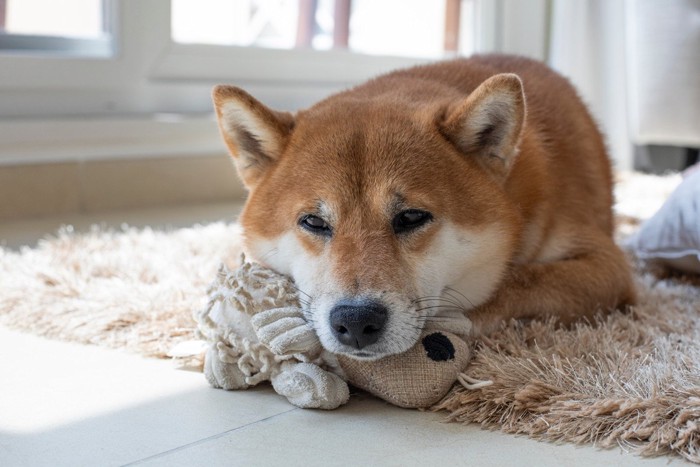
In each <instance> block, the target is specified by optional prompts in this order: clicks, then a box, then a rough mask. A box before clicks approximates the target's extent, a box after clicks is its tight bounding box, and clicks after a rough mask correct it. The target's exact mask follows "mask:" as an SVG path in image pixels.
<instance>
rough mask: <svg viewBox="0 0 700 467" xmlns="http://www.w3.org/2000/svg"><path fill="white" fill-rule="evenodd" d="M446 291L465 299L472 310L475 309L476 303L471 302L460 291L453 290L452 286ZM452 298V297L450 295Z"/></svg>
mask: <svg viewBox="0 0 700 467" xmlns="http://www.w3.org/2000/svg"><path fill="white" fill-rule="evenodd" d="M445 290H447V291H449V292H454V293H456V294H458V295H459V296H460V297H462V298H463V299H465V300H466V301H467V302H468V303H469V304H470V305H471V306H472V308H473V307H474V303H473V302H472V301H471V300H469V298H468V297H467V296H466V295H464V294H463V293H462V292H460V291H459V290H456V289H453V288H452V287H450V286H447V287H445ZM450 296H452V295H450Z"/></svg>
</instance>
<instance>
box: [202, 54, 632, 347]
mask: <svg viewBox="0 0 700 467" xmlns="http://www.w3.org/2000/svg"><path fill="white" fill-rule="evenodd" d="M214 101H215V105H216V109H217V114H218V116H219V122H220V126H221V129H222V133H223V136H224V139H225V140H226V142H227V144H228V145H229V148H230V149H231V153H232V155H233V156H234V159H235V160H236V162H237V168H238V171H239V173H240V175H241V177H242V178H243V180H244V182H245V183H246V185H247V186H248V188H249V189H250V195H249V198H248V202H247V205H246V207H245V209H244V212H243V214H242V217H241V222H242V225H243V227H244V229H245V232H246V245H247V248H248V250H249V251H250V253H252V255H253V256H254V257H255V258H256V259H257V260H259V261H261V262H263V263H265V264H266V265H268V266H271V267H273V268H275V269H277V270H278V271H279V272H282V273H286V274H291V275H292V276H293V278H294V279H295V281H297V283H298V284H299V285H300V287H301V288H302V289H303V290H304V292H306V293H308V294H309V296H310V301H311V302H312V303H311V306H310V307H309V308H310V309H309V317H310V318H311V319H313V320H315V321H317V322H315V325H316V326H317V331H318V332H319V334H320V335H321V339H322V342H323V343H324V345H332V343H331V342H330V341H329V340H326V341H324V337H323V335H322V334H323V332H324V329H323V326H325V324H324V322H323V320H324V319H325V315H323V313H324V311H323V310H325V309H326V308H327V307H328V306H330V305H332V301H333V300H336V299H339V298H342V297H347V296H371V297H373V298H378V299H381V300H386V301H387V303H389V304H390V305H391V307H390V311H391V313H392V315H391V316H392V317H391V318H390V324H391V326H395V327H396V329H397V331H396V333H395V334H391V333H388V337H387V339H390V338H393V339H399V340H400V339H405V340H406V342H403V343H401V344H400V345H399V344H396V345H390V344H386V345H384V344H382V345H378V347H377V348H376V349H372V351H373V352H376V354H377V355H380V354H387V353H395V352H396V351H400V350H401V349H405V348H408V347H410V345H412V344H413V343H414V342H415V341H414V342H409V341H410V340H411V339H413V338H414V337H413V335H414V334H415V335H416V336H417V334H416V333H415V332H413V331H410V328H411V326H413V327H420V326H421V325H422V323H424V322H425V320H428V319H430V317H431V316H432V314H434V313H433V312H432V311H430V307H420V306H417V305H414V304H415V303H416V300H418V299H421V298H422V297H423V296H428V295H431V296H432V295H440V294H443V295H444V294H445V293H447V292H449V290H452V289H454V293H453V294H451V295H449V296H450V297H451V299H452V300H456V301H459V302H460V306H462V307H463V308H464V309H465V310H469V311H468V312H467V313H468V316H469V317H470V318H471V319H472V321H473V322H474V324H475V326H474V329H475V330H476V332H488V331H490V330H492V329H494V328H495V327H497V326H498V325H499V323H500V322H502V321H503V320H508V319H511V318H516V319H523V318H541V317H544V316H556V317H558V318H559V319H560V320H561V321H563V322H564V323H569V322H571V321H573V320H576V319H578V318H581V317H590V316H592V315H593V314H595V313H596V312H597V311H599V310H608V309H611V308H614V307H617V306H620V305H622V304H625V303H630V302H631V301H632V300H633V299H634V291H633V288H632V284H631V279H630V277H631V276H630V271H629V269H628V266H627V264H626V262H625V259H624V258H623V256H622V253H621V252H620V251H619V250H618V248H617V247H616V246H615V244H614V243H613V241H612V238H611V234H612V228H613V226H612V212H611V204H612V192H611V183H612V182H611V173H610V165H609V162H608V159H607V156H606V151H605V147H604V144H603V140H602V138H601V135H600V133H599V132H598V130H597V128H596V125H595V124H594V122H593V120H592V119H591V117H590V115H589V114H588V112H587V110H586V108H585V107H584V105H583V104H582V103H581V100H580V99H579V98H578V97H577V95H576V92H575V91H574V90H573V88H572V87H571V85H570V84H569V83H568V82H567V81H566V80H565V79H564V78H562V77H561V76H559V75H557V74H556V73H554V72H553V71H551V70H549V69H548V68H546V67H545V66H544V65H542V64H540V63H538V62H534V61H531V60H528V59H524V58H517V57H510V56H476V57H473V58H470V59H465V60H455V61H449V62H443V63H438V64H435V65H428V66H422V67H417V68H412V69H408V70H400V71H397V72H394V73H391V74H388V75H385V76H382V77H379V78H377V79H375V80H372V81H369V82H368V83H366V84H364V85H361V86H358V87H356V88H354V89H351V90H349V91H346V92H343V93H340V94H337V95H334V96H331V97H329V98H328V99H326V100H324V101H321V102H320V103H318V104H316V105H315V106H313V107H311V108H310V109H308V110H304V111H300V112H299V113H298V114H297V115H296V116H294V117H293V118H292V116H291V115H289V114H282V113H278V112H274V111H272V110H269V109H267V108H266V107H264V106H263V105H262V104H260V103H259V102H257V101H255V100H254V99H253V98H252V97H250V96H249V95H248V94H246V93H244V92H243V91H241V90H239V89H237V88H232V87H229V86H219V87H217V88H216V89H215V91H214ZM241 116H243V118H242V119H240V120H236V119H237V118H240V117H241ZM409 208H414V209H421V210H425V211H429V212H430V213H432V214H433V217H434V219H433V221H432V222H430V223H428V224H427V225H426V226H424V227H423V228H421V229H420V230H418V231H416V232H413V233H411V234H409V235H397V234H395V233H394V232H393V230H392V228H391V219H392V217H393V216H394V215H395V214H396V213H397V212H400V211H401V210H402V209H409ZM304 213H306V214H313V215H318V216H321V217H323V219H324V220H325V221H327V222H328V223H329V224H330V225H332V226H333V233H332V237H327V238H323V237H319V236H314V235H312V234H310V233H308V232H307V231H304V230H303V229H301V228H300V227H299V225H298V222H299V219H300V216H301V215H302V214H304ZM450 242H451V243H450ZM448 243H449V244H450V245H452V246H450V247H449V249H446V248H447V247H443V246H444V245H447V244H448ZM435 255H442V256H439V258H440V260H439V262H440V264H436V261H435V258H436V256H435ZM462 259H463V260H462ZM460 261H461V262H460ZM443 263H444V264H445V266H444V268H443V267H442V266H441V265H442V264H443ZM448 263H449V265H448ZM426 268H428V269H431V270H430V271H428V272H429V274H428V273H426V272H425V269H426ZM433 278H434V279H433ZM324 284H325V285H324ZM430 303H432V306H433V307H438V306H439V305H444V301H443V302H441V301H439V300H434V301H433V302H430ZM403 308H406V309H407V310H406V311H402V310H403ZM392 320H393V321H392ZM392 329H393V328H392ZM415 338H416V339H417V337H415ZM409 344H410V345H409ZM332 350H334V351H338V352H342V351H343V350H342V349H337V348H334V349H332Z"/></svg>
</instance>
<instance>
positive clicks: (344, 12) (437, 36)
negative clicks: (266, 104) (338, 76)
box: [172, 0, 475, 58]
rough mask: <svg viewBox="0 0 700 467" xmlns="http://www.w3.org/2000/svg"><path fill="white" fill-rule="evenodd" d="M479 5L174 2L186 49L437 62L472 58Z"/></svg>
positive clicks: (464, 1) (390, 0)
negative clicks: (342, 53)
mask: <svg viewBox="0 0 700 467" xmlns="http://www.w3.org/2000/svg"><path fill="white" fill-rule="evenodd" d="M474 29H475V28H474V1H473V0H442V1H441V0H382V1H376V0H238V1H230V0H199V1H197V2H193V1H191V0H173V3H172V38H173V40H174V41H175V42H176V43H181V44H210V45H229V46H240V47H263V48H274V49H293V48H302V49H314V50H329V49H341V50H346V49H347V50H349V51H352V52H356V53H362V54H371V55H391V56H404V57H426V58H439V57H441V56H443V55H444V54H445V53H446V52H447V53H452V52H459V53H461V54H463V55H469V54H471V53H472V52H474Z"/></svg>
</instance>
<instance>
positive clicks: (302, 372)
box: [271, 363, 350, 410]
mask: <svg viewBox="0 0 700 467" xmlns="http://www.w3.org/2000/svg"><path fill="white" fill-rule="evenodd" d="M271 381H272V387H273V388H275V391H276V392H277V394H280V395H282V396H285V397H286V398H287V399H288V400H289V402H291V403H292V404H294V405H296V406H297V407H300V408H302V409H325V410H332V409H335V408H338V407H340V406H341V405H343V404H345V403H346V402H347V401H348V399H349V398H350V390H349V388H348V385H347V383H346V382H345V381H343V380H342V379H341V378H340V377H339V376H338V375H335V374H333V373H329V372H327V371H326V370H324V369H322V368H321V367H319V366H318V365H314V364H313V363H296V364H293V365H288V366H286V367H285V368H284V370H283V371H282V372H280V373H279V374H277V375H275V376H273V377H272V380H271Z"/></svg>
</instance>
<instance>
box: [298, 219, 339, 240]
mask: <svg viewBox="0 0 700 467" xmlns="http://www.w3.org/2000/svg"><path fill="white" fill-rule="evenodd" d="M299 225H300V226H301V227H302V228H303V229H306V230H308V231H309V232H311V233H313V234H316V235H325V236H330V235H331V233H332V230H331V226H330V225H328V223H327V222H326V221H324V220H323V219H321V218H320V217H318V216H315V215H313V214H305V215H303V216H301V218H299Z"/></svg>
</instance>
